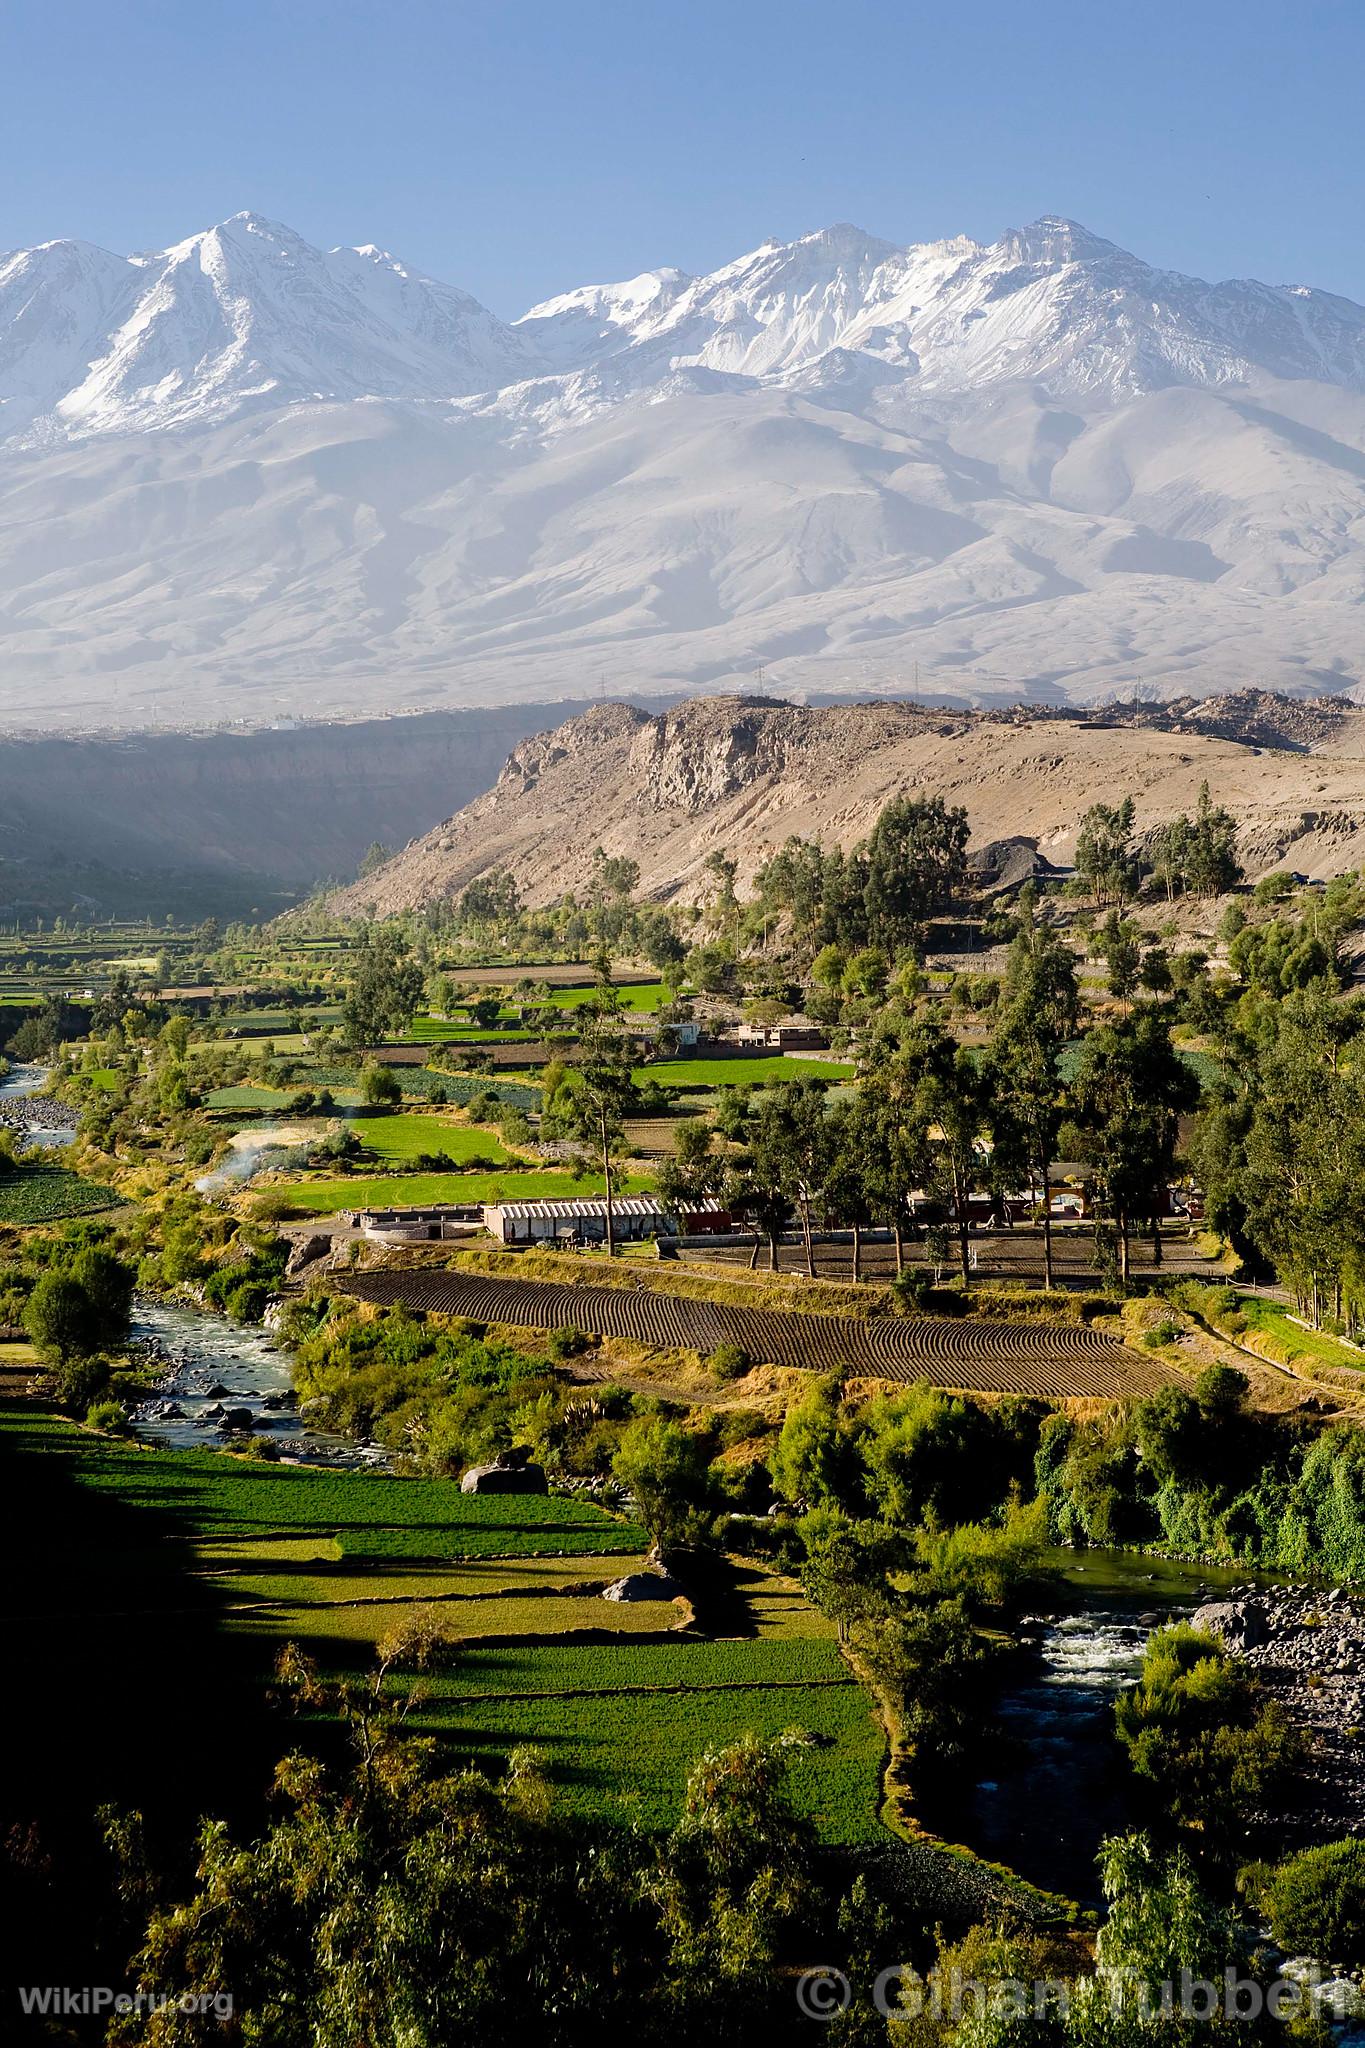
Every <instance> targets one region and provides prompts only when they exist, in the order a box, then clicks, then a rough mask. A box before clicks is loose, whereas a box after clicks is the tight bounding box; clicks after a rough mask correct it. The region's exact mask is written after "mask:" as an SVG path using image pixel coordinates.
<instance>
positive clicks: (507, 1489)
mask: <svg viewBox="0 0 1365 2048" xmlns="http://www.w3.org/2000/svg"><path fill="white" fill-rule="evenodd" d="M549 1490H550V1488H549V1484H548V1482H547V1480H546V1478H545V1467H544V1466H543V1465H534V1464H532V1463H531V1462H530V1461H529V1460H528V1461H527V1462H526V1463H525V1464H524V1465H502V1464H498V1465H471V1466H470V1468H469V1470H468V1471H467V1472H466V1473H465V1475H464V1478H463V1479H462V1480H461V1481H460V1491H461V1493H548V1492H549Z"/></svg>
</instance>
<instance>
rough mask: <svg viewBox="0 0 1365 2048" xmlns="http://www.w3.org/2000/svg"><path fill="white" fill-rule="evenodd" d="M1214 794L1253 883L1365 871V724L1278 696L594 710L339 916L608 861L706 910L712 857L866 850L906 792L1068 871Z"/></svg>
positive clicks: (1348, 712) (550, 876)
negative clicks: (1021, 842) (1083, 704)
mask: <svg viewBox="0 0 1365 2048" xmlns="http://www.w3.org/2000/svg"><path fill="white" fill-rule="evenodd" d="M1205 781H1207V782H1208V783H1209V785H1210V788H1211V790H1212V792H1213V795H1214V797H1215V799H1216V800H1217V801H1219V802H1221V803H1224V804H1226V805H1227V807H1228V808H1229V809H1230V810H1231V811H1232V812H1233V813H1234V815H1235V816H1236V817H1237V818H1238V820H1239V821H1240V824H1241V831H1242V843H1243V850H1244V858H1245V859H1246V862H1247V866H1248V869H1249V870H1250V871H1251V872H1252V873H1259V872H1262V871H1264V870H1266V869H1269V868H1272V867H1281V866H1287V867H1290V868H1293V869H1297V870H1300V871H1302V872H1303V873H1305V874H1308V875H1325V874H1332V873H1337V872H1341V871H1343V870H1346V869H1350V868H1355V867H1358V866H1361V865H1365V836H1362V835H1365V711H1361V710H1358V709H1356V708H1355V707H1354V706H1351V705H1346V704H1341V703H1332V704H1324V705H1318V706H1308V705H1302V704H1297V703H1295V704H1292V705H1291V704H1289V703H1288V701H1287V700H1284V699H1280V698H1276V697H1273V696H1270V695H1268V694H1266V693H1263V692H1243V693H1239V695H1238V696H1236V697H1227V698H1222V699H1213V700H1209V701H1208V702H1206V703H1204V704H1201V705H1198V706H1195V705H1194V704H1192V703H1191V704H1188V705H1174V706H1165V707H1159V708H1158V707H1147V706H1137V707H1132V708H1131V709H1129V710H1125V711H1117V712H1116V711H1113V710H1110V711H1107V712H1106V713H1105V714H1104V715H1103V717H1100V716H1098V715H1097V716H1094V717H1088V716H1085V715H1083V714H1077V713H1065V714H1054V713H1040V712H1038V711H1036V710H1030V709H1022V708H1021V709H1020V710H1018V711H1016V712H1014V713H1010V714H998V713H982V712H972V711H943V710H930V709H923V708H921V707H919V706H917V705H914V704H908V703H896V702H890V703H888V702H878V703H871V704H827V705H793V704H783V703H775V702H772V701H770V700H765V699H762V698H756V697H750V698H743V697H708V698H697V699H693V700H691V701H689V702H687V703H684V704H680V705H677V706H676V707H674V708H672V709H670V710H668V711H665V712H662V713H660V714H659V715H657V716H650V715H649V714H647V713H646V712H644V711H642V710H638V709H634V708H632V707H630V706H627V705H619V704H611V705H600V706H594V708H593V709H592V710H590V711H588V712H587V713H585V714H584V715H583V716H581V717H578V718H573V719H570V720H568V721H566V722H565V723H563V724H561V725H559V726H557V727H555V728H554V729H553V730H552V731H548V732H544V733H540V734H537V735H536V736H535V738H533V739H529V740H526V741H523V742H522V743H521V744H520V745H519V746H517V747H516V748H515V749H514V751H513V752H512V754H511V755H510V757H509V759H508V761H507V763H506V766H505V767H504V769H503V771H502V774H501V775H500V776H499V778H498V780H497V782H496V784H495V785H494V787H493V788H492V789H491V790H489V791H488V793H487V794H486V795H484V796H482V797H479V798H477V799H476V800H475V801H474V802H473V803H471V804H469V805H467V806H466V807H465V808H464V809H463V810H460V811H457V812H456V813H455V814H454V815H453V816H451V817H449V818H447V819H446V821H445V822H444V823H443V824H441V825H439V826H438V827H436V829H435V830H434V831H432V832H429V833H427V834H426V835H425V836H424V837H421V838H417V839H414V840H413V841H412V842H411V843H410V844H409V845H408V846H407V847H405V849H404V850H403V852H402V853H400V854H398V855H397V856H396V857H395V859H394V860H392V861H391V862H389V863H388V864H387V866H385V867H384V868H382V869H381V870H379V871H377V872H376V873H375V874H373V875H371V876H368V877H367V878H366V879H365V881H364V882H363V883H360V884H357V885H356V886H355V887H354V888H352V889H350V890H349V891H347V892H346V893H345V894H344V896H343V897H342V898H341V899H340V905H341V907H342V908H343V909H345V910H348V911H350V912H352V913H358V912H360V911H361V910H365V909H374V910H377V911H380V912H387V911H393V910H399V909H403V908H407V907H409V906H411V905H415V904H423V903H428V902H432V901H437V900H441V899H448V898H452V897H455V896H457V895H458V894H459V893H460V891H461V890H462V889H464V888H465V887H466V886H467V885H468V883H469V882H470V881H472V880H473V879H474V877H475V876H477V875H480V874H483V873H486V872H488V871H489V870H491V869H494V868H508V869H510V870H511V872H512V873H513V874H514V875H515V877H516V880H517V882H518V885H519V886H520V888H521V890H522V892H523V895H524V897H525V898H526V900H527V901H529V902H532V903H537V902H544V901H547V900H549V899H551V898H553V897H555V896H557V895H559V894H560V893H561V892H562V891H563V890H565V889H570V888H574V889H577V888H581V887H582V886H583V885H584V883H585V882H586V881H587V879H588V877H589V874H590V872H591V868H592V856H593V851H594V849H595V848H596V847H598V846H601V847H602V848H603V849H604V850H605V851H606V852H607V853H609V854H627V855H629V856H630V857H631V858H632V859H634V860H636V861H638V862H639V863H640V868H641V885H642V887H643V888H644V889H645V890H647V891H648V892H649V893H650V894H652V895H654V896H656V897H659V898H668V897H672V896H680V897H683V898H689V897H693V896H696V895H698V894H700V893H701V892H702V890H703V888H704V886H705V876H704V864H705V861H706V858H707V856H708V854H710V853H711V852H713V851H715V850H717V849H719V848H724V849H725V850H726V851H727V852H728V853H729V854H731V855H732V856H735V857H737V858H738V860H739V863H740V871H741V877H747V876H748V875H750V874H752V872H753V870H754V869H755V867H757V866H758V865H759V864H760V863H761V862H762V861H763V860H764V859H765V858H766V857H767V856H768V855H769V854H770V853H771V852H772V851H773V850H774V849H775V848H776V847H778V846H779V845H781V843H782V841H783V840H784V839H786V838H787V837H788V836H789V835H790V834H792V833H801V834H804V835H814V836H819V837H820V838H822V839H824V840H825V841H827V842H829V843H835V842H837V843H839V844H841V845H850V844H852V843H853V842H854V841H855V840H857V839H859V838H861V837H862V836H863V835H864V834H865V833H866V832H867V831H868V829H869V827H870V826H871V824H872V822H873V820H874V819H875V817H876V815H877V813H878V811H879V810H880V809H881V807H882V805H883V804H885V803H886V802H887V800H888V799H889V798H890V797H892V796H894V795H896V794H898V793H900V792H907V793H911V794H918V795H922V796H941V797H943V798H944V800H945V801H946V802H949V803H954V804H961V805H963V806H964V807H965V808H966V810H967V813H968V816H969V818H970V820H971V826H972V837H973V841H974V843H975V844H976V845H978V846H981V845H985V844H986V843H988V842H990V841H993V840H999V839H1007V838H1015V837H1021V838H1029V839H1031V840H1033V841H1035V842H1036V844H1037V845H1038V847H1039V849H1040V850H1041V851H1042V852H1043V853H1044V854H1045V855H1047V856H1048V857H1049V858H1050V859H1052V860H1054V861H1056V862H1058V863H1059V864H1065V863H1066V862H1068V861H1069V860H1070V858H1071V855H1072V853H1073V851H1074V847H1075V838H1076V830H1077V826H1078V824H1079V821H1080V818H1081V815H1082V813H1083V812H1084V811H1085V810H1086V809H1087V807H1088V806H1089V805H1090V804H1092V803H1096V802H1105V803H1117V802H1119V801H1120V800H1121V799H1122V798H1123V797H1124V796H1125V795H1127V794H1129V793H1131V794H1132V795H1133V796H1134V798H1135V799H1136V802H1137V821H1138V829H1139V831H1143V830H1146V829H1148V828H1149V827H1151V826H1153V825H1156V824H1159V823H1160V822H1162V821H1163V820H1164V819H1166V818H1169V817H1171V816H1173V815H1175V814H1177V813H1179V812H1182V811H1184V812H1188V811H1191V810H1193V808H1194V806H1195V804H1196V803H1197V802H1198V797H1199V790H1200V786H1201V784H1202V783H1203V782H1205Z"/></svg>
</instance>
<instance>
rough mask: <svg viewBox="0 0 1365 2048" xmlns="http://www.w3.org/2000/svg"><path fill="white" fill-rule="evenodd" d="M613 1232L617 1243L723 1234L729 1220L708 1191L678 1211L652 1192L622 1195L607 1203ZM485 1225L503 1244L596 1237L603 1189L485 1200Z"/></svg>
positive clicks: (601, 1224)
mask: <svg viewBox="0 0 1365 2048" xmlns="http://www.w3.org/2000/svg"><path fill="white" fill-rule="evenodd" d="M612 1220H613V1227H614V1230H615V1235H616V1238H617V1240H618V1242H620V1243H626V1242H628V1241H629V1240H631V1239H636V1240H638V1239H641V1238H647V1237H678V1236H683V1237H702V1236H706V1237H711V1236H724V1235H726V1234H727V1233H728V1232H729V1231H730V1230H731V1229H732V1228H733V1224H732V1221H731V1217H730V1212H729V1210H728V1209H723V1208H722V1207H721V1205H720V1203H719V1202H717V1201H715V1200H714V1199H713V1198H712V1197H709V1196H708V1198H707V1199H706V1200H705V1201H703V1202H698V1203H697V1204H696V1205H695V1206H694V1207H692V1208H689V1209H688V1210H687V1211H686V1212H685V1213H683V1214H677V1213H675V1212H673V1211H671V1210H669V1209H666V1208H665V1207H664V1205H663V1203H662V1202H660V1201H659V1200H658V1199H657V1197H656V1196H654V1195H622V1196H620V1197H619V1198H618V1199H617V1200H616V1201H614V1202H613V1203H612ZM483 1224H484V1229H485V1230H487V1231H488V1232H489V1234H490V1235H491V1236H493V1237H496V1238H499V1239H501V1241H502V1243H503V1244H540V1243H545V1242H550V1243H571V1242H574V1241H576V1240H587V1241H588V1242H590V1243H594V1244H596V1243H600V1242H601V1241H602V1239H603V1238H605V1236H606V1234H607V1204H606V1198H605V1196H603V1195H584V1196H579V1197H577V1198H574V1199H570V1200H564V1201H552V1202H490V1203H489V1204H488V1205H487V1206H486V1207H485V1209H484V1212H483Z"/></svg>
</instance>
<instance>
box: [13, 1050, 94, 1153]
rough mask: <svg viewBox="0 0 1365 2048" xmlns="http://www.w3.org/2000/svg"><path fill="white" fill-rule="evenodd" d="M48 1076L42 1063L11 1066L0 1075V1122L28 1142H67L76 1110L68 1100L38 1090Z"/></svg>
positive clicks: (72, 1132)
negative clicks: (37, 1065)
mask: <svg viewBox="0 0 1365 2048" xmlns="http://www.w3.org/2000/svg"><path fill="white" fill-rule="evenodd" d="M47 1078H48V1073H47V1069H46V1068H43V1067H26V1066H17V1067H12V1068H11V1069H10V1071H9V1073H7V1074H3V1075H0V1125H3V1126H4V1128H5V1129H6V1130H10V1131H14V1132H15V1133H17V1135H18V1136H19V1137H20V1138H22V1139H23V1140H24V1141H25V1143H27V1144H30V1145H48V1146H52V1145H69V1144H70V1142H71V1140H72V1139H73V1138H74V1137H75V1135H76V1112H75V1110H74V1109H72V1107H71V1105H70V1103H68V1102H58V1101H57V1099H56V1097H55V1096H53V1095H43V1094H41V1093H40V1092H39V1091H40V1090H41V1088H42V1085H43V1083H44V1081H46V1080H47Z"/></svg>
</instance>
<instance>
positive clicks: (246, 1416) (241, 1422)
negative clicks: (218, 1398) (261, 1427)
mask: <svg viewBox="0 0 1365 2048" xmlns="http://www.w3.org/2000/svg"><path fill="white" fill-rule="evenodd" d="M255 1420H256V1418H255V1416H254V1415H253V1414H252V1412H251V1410H250V1409H249V1408H225V1409H224V1410H223V1413H222V1418H221V1420H220V1422H219V1425H218V1426H219V1428H220V1429H250V1428H251V1427H252V1425H253V1424H254V1422H255Z"/></svg>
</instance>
